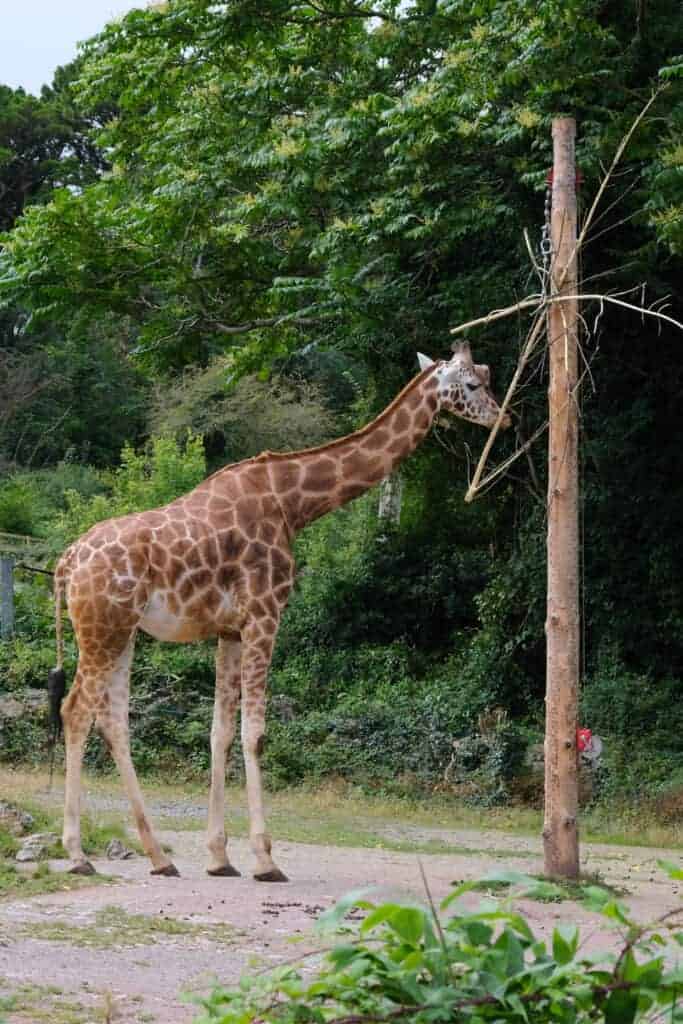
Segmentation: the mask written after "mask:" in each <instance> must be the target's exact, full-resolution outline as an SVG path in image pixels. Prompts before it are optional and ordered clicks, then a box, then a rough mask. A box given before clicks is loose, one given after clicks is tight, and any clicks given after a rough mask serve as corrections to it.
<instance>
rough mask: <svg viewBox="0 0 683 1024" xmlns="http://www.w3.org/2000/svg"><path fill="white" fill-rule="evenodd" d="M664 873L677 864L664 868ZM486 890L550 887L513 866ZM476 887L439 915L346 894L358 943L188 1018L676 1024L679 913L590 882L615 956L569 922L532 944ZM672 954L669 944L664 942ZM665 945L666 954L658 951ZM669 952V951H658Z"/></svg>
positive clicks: (211, 1022) (591, 900)
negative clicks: (651, 914)
mask: <svg viewBox="0 0 683 1024" xmlns="http://www.w3.org/2000/svg"><path fill="white" fill-rule="evenodd" d="M668 870H669V874H670V875H671V876H672V877H674V878H678V879H681V878H683V871H681V870H679V869H676V867H675V866H674V865H669V867H668ZM486 882H488V884H490V885H494V884H497V883H498V884H501V883H502V884H505V885H509V884H510V883H511V882H512V883H515V884H516V885H517V886H518V887H519V890H520V894H521V895H527V896H531V897H532V898H543V899H548V898H549V897H550V896H552V894H553V891H557V890H556V887H555V886H553V885H552V884H551V883H548V882H538V881H535V880H534V879H532V878H525V877H524V876H521V875H516V874H514V873H511V872H499V873H496V874H495V875H491V876H488V877H487V879H486ZM478 884H479V883H476V882H467V883H464V884H462V885H459V886H457V887H456V888H455V889H454V890H453V891H452V892H451V894H450V895H449V896H447V897H446V899H445V900H443V902H442V904H441V910H442V912H444V911H451V913H450V916H444V917H443V919H440V918H439V917H437V915H436V912H435V911H434V910H430V909H427V908H424V907H421V906H416V905H404V904H397V903H380V904H376V903H373V902H372V901H371V900H370V899H368V895H367V893H358V892H357V893H353V894H351V895H349V896H348V897H347V898H346V899H345V900H342V901H341V903H339V904H338V905H337V906H336V908H334V910H333V911H328V912H327V915H325V916H324V918H323V920H324V922H325V923H327V924H328V925H329V924H336V925H337V926H339V925H341V924H342V922H343V919H344V916H345V915H346V914H347V912H348V911H349V910H351V908H352V907H355V908H357V909H359V910H363V911H365V912H366V915H365V918H364V920H363V922H362V924H361V925H360V929H359V931H360V935H359V937H358V938H357V939H354V936H353V935H352V934H351V935H348V931H349V929H348V927H347V929H346V930H347V937H346V938H345V940H344V941H340V942H338V943H337V944H336V945H335V946H334V947H333V948H332V949H331V950H330V951H329V952H327V953H326V954H324V956H323V960H322V964H321V965H320V966H319V967H318V969H316V970H315V972H313V973H312V976H311V971H310V970H309V971H303V970H301V969H300V968H299V967H294V966H283V967H279V968H276V969H275V970H273V971H270V972H268V973H267V974H265V975H264V974H255V975H250V976H246V977H243V978H242V979H241V982H240V985H239V987H237V988H233V989H225V988H218V989H216V990H214V992H213V994H212V996H211V997H210V998H209V999H207V1000H203V1001H202V1003H203V1013H202V1014H201V1016H200V1017H199V1018H197V1024H245V1022H246V1021H253V1020H259V1021H263V1022H264V1024H366V1022H367V1024H389V1022H390V1021H400V1022H403V1024H438V1022H444V1021H453V1020H459V1021H467V1022H468V1024H485V1022H491V1021H495V1022H497V1024H549V1022H551V1021H556V1022H558V1024H588V1022H589V1021H603V1022H604V1024H635V1022H637V1021H640V1022H645V1021H651V1022H654V1021H662V1020H666V1021H670V1022H671V1024H676V1022H680V1021H682V1020H683V999H682V998H681V986H682V984H683V972H682V971H681V967H680V965H679V964H677V962H676V953H675V944H676V943H677V944H678V945H679V946H683V922H682V921H681V911H680V910H679V911H678V912H677V913H675V914H668V915H666V916H665V917H664V918H662V919H660V921H657V922H654V924H652V925H650V926H648V925H645V926H644V925H641V924H639V923H637V922H636V921H635V920H634V919H633V917H632V916H631V915H630V913H629V911H628V909H627V908H626V907H625V906H624V905H623V904H621V903H619V902H618V901H617V900H615V899H614V898H613V897H612V896H610V894H609V893H607V892H606V891H604V890H602V889H600V888H598V887H592V888H591V887H589V888H588V889H587V890H586V894H585V900H586V902H587V904H588V906H589V907H590V909H592V910H596V911H598V912H599V913H601V914H602V915H603V916H604V917H605V918H606V919H607V920H608V921H609V922H611V923H612V924H614V925H617V926H618V927H619V928H620V929H622V930H623V933H624V935H625V938H624V939H623V940H622V946H621V949H620V951H619V952H618V953H615V954H611V955H610V954H605V953H603V952H601V953H598V954H597V955H593V954H588V953H586V952H584V951H583V947H582V943H581V936H580V935H579V930H578V928H577V927H576V925H574V924H560V925H557V926H556V927H555V928H554V930H553V933H552V937H551V938H550V939H549V940H548V941H544V940H542V939H539V938H538V937H537V936H535V935H534V933H533V932H532V930H531V928H530V926H529V924H528V922H527V921H526V920H525V918H524V917H523V916H522V914H520V913H518V912H517V911H516V910H515V909H514V907H513V905H512V903H511V901H509V900H508V901H507V902H505V903H504V904H503V905H501V904H500V903H499V902H498V901H488V902H486V903H482V905H481V906H480V907H479V908H478V909H475V910H471V909H469V908H468V907H467V906H464V905H463V903H462V897H463V896H464V895H465V894H466V893H467V892H470V891H472V890H473V889H476V888H477V887H478ZM669 944H671V945H673V947H674V949H673V950H671V948H670V945H669ZM667 947H669V948H668V950H667ZM667 952H668V954H669V955H668V956H667Z"/></svg>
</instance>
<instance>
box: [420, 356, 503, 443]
mask: <svg viewBox="0 0 683 1024" xmlns="http://www.w3.org/2000/svg"><path fill="white" fill-rule="evenodd" d="M418 360H419V363H420V368H421V369H422V370H425V369H427V367H430V366H434V367H435V371H434V372H435V375H436V378H437V380H438V382H439V388H438V391H437V396H438V399H439V409H440V410H442V411H444V412H450V413H453V415H455V416H459V417H460V419H463V420H469V421H470V422H471V423H479V424H480V425H481V426H482V427H492V426H493V424H494V423H495V422H496V420H497V419H498V413H499V412H500V406H499V405H498V402H497V401H496V400H495V398H494V397H493V394H492V392H491V386H490V385H491V374H490V372H489V368H488V366H485V365H484V364H483V363H479V364H477V363H475V362H474V361H473V359H472V353H471V352H470V346H469V345H468V343H467V342H463V343H462V344H460V345H454V346H453V355H452V356H451V358H450V359H449V360H439V362H438V363H434V361H433V360H432V359H430V358H429V357H428V356H423V355H422V353H418ZM501 426H503V427H509V426H510V417H509V416H508V415H507V413H506V414H505V416H504V417H503V419H502V421H501Z"/></svg>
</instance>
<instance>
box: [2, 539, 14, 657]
mask: <svg viewBox="0 0 683 1024" xmlns="http://www.w3.org/2000/svg"><path fill="white" fill-rule="evenodd" d="M13 633H14V559H13V558H11V557H9V556H8V555H0V638H1V639H2V640H9V638H10V637H11V636H12V634H13Z"/></svg>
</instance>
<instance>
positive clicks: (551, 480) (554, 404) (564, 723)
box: [543, 118, 580, 878]
mask: <svg viewBox="0 0 683 1024" xmlns="http://www.w3.org/2000/svg"><path fill="white" fill-rule="evenodd" d="M575 135H576V123H575V121H574V120H573V118H556V119H555V120H554V121H553V164H554V166H553V194H552V214H551V238H552V251H553V262H552V268H551V287H552V290H553V292H555V293H556V294H560V295H562V294H564V295H575V294H576V293H577V290H578V289H577V260H576V255H577V254H576V237H577V234H576V222H577V218H576V160H575V154H574V140H575ZM577 305H578V304H577V303H576V301H574V302H561V303H554V304H553V305H551V306H550V310H549V313H548V347H549V371H550V384H549V390H548V401H549V421H550V436H549V452H548V599H547V618H546V637H547V662H546V669H547V674H546V732H545V820H544V824H543V849H544V856H545V873H546V875H548V876H551V877H557V876H561V877H564V878H577V877H578V874H579V830H578V821H577V816H578V763H577V750H576V729H577V722H578V711H577V708H578V692H579V649H580V647H579V558H578V551H579V526H578V524H579V517H578V409H577V370H578V358H577V347H578V346H577V322H578V318H577V314H578V308H577Z"/></svg>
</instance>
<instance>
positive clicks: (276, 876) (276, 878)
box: [254, 868, 289, 882]
mask: <svg viewBox="0 0 683 1024" xmlns="http://www.w3.org/2000/svg"><path fill="white" fill-rule="evenodd" d="M254 878H255V879H256V881H257V882H288V881H289V879H288V878H287V875H286V874H285V873H284V872H283V871H280V869H279V868H272V870H270V871H262V872H261V873H260V874H259V875H254Z"/></svg>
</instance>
